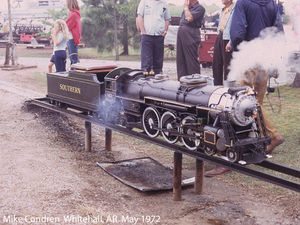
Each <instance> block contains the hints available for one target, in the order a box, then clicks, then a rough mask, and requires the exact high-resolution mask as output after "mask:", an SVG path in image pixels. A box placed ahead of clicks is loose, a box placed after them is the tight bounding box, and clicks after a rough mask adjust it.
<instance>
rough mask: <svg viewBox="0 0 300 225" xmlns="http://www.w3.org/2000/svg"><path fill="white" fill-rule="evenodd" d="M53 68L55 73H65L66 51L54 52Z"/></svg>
mask: <svg viewBox="0 0 300 225" xmlns="http://www.w3.org/2000/svg"><path fill="white" fill-rule="evenodd" d="M54 54H55V67H56V72H64V71H66V51H64V50H59V51H55V53H54Z"/></svg>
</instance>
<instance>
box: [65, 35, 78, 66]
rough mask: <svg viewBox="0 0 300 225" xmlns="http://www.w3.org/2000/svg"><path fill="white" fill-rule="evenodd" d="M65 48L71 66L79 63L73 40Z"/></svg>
mask: <svg viewBox="0 0 300 225" xmlns="http://www.w3.org/2000/svg"><path fill="white" fill-rule="evenodd" d="M67 47H68V54H69V59H70V61H71V65H72V64H75V63H79V59H78V48H77V46H76V45H75V42H74V40H73V39H71V40H69V41H68V42H67Z"/></svg>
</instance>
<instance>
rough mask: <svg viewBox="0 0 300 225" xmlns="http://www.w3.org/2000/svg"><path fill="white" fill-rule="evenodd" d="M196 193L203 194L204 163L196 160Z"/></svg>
mask: <svg viewBox="0 0 300 225" xmlns="http://www.w3.org/2000/svg"><path fill="white" fill-rule="evenodd" d="M195 170H196V171H195V183H194V191H195V193H196V194H202V192H203V177H204V161H203V160H199V159H196V169H195Z"/></svg>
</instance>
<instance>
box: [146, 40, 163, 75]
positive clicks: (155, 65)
mask: <svg viewBox="0 0 300 225" xmlns="http://www.w3.org/2000/svg"><path fill="white" fill-rule="evenodd" d="M163 60H164V36H152V35H142V37H141V68H142V70H143V71H148V72H149V71H150V70H151V69H153V70H154V73H155V74H158V73H161V72H162V68H163Z"/></svg>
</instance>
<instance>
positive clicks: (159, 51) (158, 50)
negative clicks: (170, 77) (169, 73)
mask: <svg viewBox="0 0 300 225" xmlns="http://www.w3.org/2000/svg"><path fill="white" fill-rule="evenodd" d="M153 51H154V52H153V70H154V73H155V74H159V73H161V72H162V68H163V61H164V37H163V36H158V37H155V41H154V48H153Z"/></svg>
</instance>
